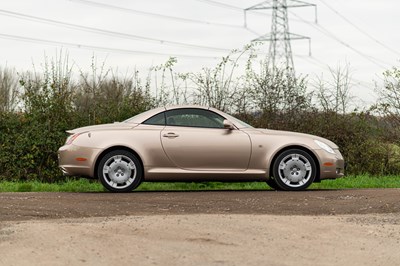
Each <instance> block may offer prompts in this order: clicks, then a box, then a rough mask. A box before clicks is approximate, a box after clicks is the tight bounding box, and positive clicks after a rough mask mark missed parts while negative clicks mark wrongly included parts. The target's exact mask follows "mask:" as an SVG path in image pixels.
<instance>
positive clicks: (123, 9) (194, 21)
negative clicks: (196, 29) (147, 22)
mask: <svg viewBox="0 0 400 266" xmlns="http://www.w3.org/2000/svg"><path fill="white" fill-rule="evenodd" d="M69 1H71V2H77V3H80V4H85V5H89V6H95V7H101V8H107V9H114V10H118V11H123V12H128V13H133V14H137V15H143V16H150V17H157V18H162V19H169V20H175V21H180V22H189V23H196V24H201V25H211V26H219V27H229V28H240V29H242V28H243V26H241V25H232V24H225V23H218V22H209V21H204V20H197V19H191V18H182V17H176V16H169V15H163V14H158V13H152V12H146V11H141V10H136V9H131V8H126V7H119V6H114V5H109V4H104V3H98V2H93V1H88V0H69Z"/></svg>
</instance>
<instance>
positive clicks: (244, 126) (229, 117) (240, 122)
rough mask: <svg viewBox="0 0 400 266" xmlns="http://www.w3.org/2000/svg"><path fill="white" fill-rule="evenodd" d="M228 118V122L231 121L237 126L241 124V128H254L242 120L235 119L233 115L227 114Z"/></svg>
mask: <svg viewBox="0 0 400 266" xmlns="http://www.w3.org/2000/svg"><path fill="white" fill-rule="evenodd" d="M225 116H226V118H228V120H230V121H231V122H233V123H235V124H239V125H240V126H241V128H253V127H252V126H250V125H249V124H247V123H245V122H243V121H242V120H239V119H237V118H236V117H233V116H231V115H228V114H225Z"/></svg>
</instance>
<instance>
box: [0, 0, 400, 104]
mask: <svg viewBox="0 0 400 266" xmlns="http://www.w3.org/2000/svg"><path fill="white" fill-rule="evenodd" d="M260 2H262V1H260V0H249V1H244V0H230V1H228V0H215V1H208V0H163V1H162V0H130V1H129V0H113V1H106V0H35V1H31V0H2V1H1V2H0V25H1V31H0V38H1V40H0V43H1V50H0V64H1V66H5V65H7V66H10V67H15V68H16V69H17V70H19V71H22V70H29V69H32V63H34V64H35V65H36V66H38V65H40V64H41V63H42V62H43V61H44V55H45V54H46V55H47V56H48V57H53V56H55V55H56V52H59V51H61V50H62V51H64V52H66V51H68V53H69V59H70V61H71V63H74V64H76V65H77V66H79V67H80V68H82V69H88V68H89V67H90V65H91V60H92V56H93V55H94V56H95V57H96V58H97V61H98V62H103V61H104V60H106V65H107V66H110V67H112V68H114V69H118V71H120V72H122V73H124V72H126V71H127V70H128V71H129V70H133V69H135V68H137V69H139V70H141V71H142V72H146V69H148V68H150V67H151V66H154V65H158V64H162V63H164V62H165V61H166V60H167V59H168V57H169V55H172V56H177V58H178V63H177V65H176V70H177V71H181V72H188V71H199V70H200V69H201V68H202V67H212V66H214V65H216V64H217V63H218V62H219V59H220V58H221V57H222V56H226V55H227V54H228V53H229V51H230V50H232V49H240V48H242V47H243V46H244V45H246V44H249V43H250V42H251V40H253V39H255V38H257V37H259V35H263V34H265V33H268V32H269V31H270V25H271V10H267V11H258V12H248V13H247V19H248V21H247V28H245V27H244V26H243V25H244V20H243V10H242V9H245V8H247V7H250V6H253V5H255V4H258V3H260ZM309 2H310V3H313V4H316V5H317V7H318V24H315V22H314V8H313V7H303V8H292V9H290V12H289V20H290V31H291V32H292V33H297V34H300V35H305V36H309V37H311V46H312V57H309V56H308V41H305V40H298V41H292V51H293V54H294V63H295V68H296V73H297V74H300V73H301V74H303V75H308V76H309V77H310V79H313V78H315V77H316V76H321V75H322V74H323V75H324V77H328V75H329V71H328V66H330V67H336V66H338V65H342V66H343V65H345V64H346V62H347V63H349V64H350V67H351V69H352V76H353V81H354V83H355V86H354V89H353V94H354V95H355V96H357V97H359V98H361V99H364V100H367V101H369V100H372V99H373V87H374V82H380V81H381V79H382V72H383V71H384V70H385V69H389V68H391V67H392V66H398V65H399V59H400V47H399V44H400V34H398V28H397V27H398V25H399V22H400V17H399V16H398V12H399V11H400V1H398V0H368V1H360V0H358V1H356V0H335V1H330V0H312V1H309ZM288 3H289V1H288ZM261 49H264V50H265V52H266V53H267V51H268V44H266V45H265V46H264V47H261Z"/></svg>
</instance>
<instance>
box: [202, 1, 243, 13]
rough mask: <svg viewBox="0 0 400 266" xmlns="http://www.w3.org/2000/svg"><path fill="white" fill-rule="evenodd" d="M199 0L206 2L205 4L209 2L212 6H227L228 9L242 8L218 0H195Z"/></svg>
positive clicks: (239, 9)
mask: <svg viewBox="0 0 400 266" xmlns="http://www.w3.org/2000/svg"><path fill="white" fill-rule="evenodd" d="M196 1H199V2H203V3H207V4H211V5H214V6H219V7H223V8H228V9H233V10H237V11H243V10H244V9H243V8H240V7H237V6H233V5H228V4H224V3H221V2H218V1H213V0H196Z"/></svg>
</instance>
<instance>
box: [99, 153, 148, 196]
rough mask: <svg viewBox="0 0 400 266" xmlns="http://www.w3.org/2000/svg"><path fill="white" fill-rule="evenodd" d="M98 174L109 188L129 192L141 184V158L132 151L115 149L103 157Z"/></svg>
mask: <svg viewBox="0 0 400 266" xmlns="http://www.w3.org/2000/svg"><path fill="white" fill-rule="evenodd" d="M97 176H98V178H99V179H100V182H101V183H102V184H103V186H104V187H105V188H106V189H107V190H109V191H112V192H129V191H132V190H133V189H135V188H137V187H138V186H139V185H140V183H141V181H142V177H143V168H142V165H141V164H140V161H139V159H138V158H137V157H136V156H135V155H134V154H132V153H131V152H128V151H125V150H115V151H111V152H109V153H107V154H106V155H104V156H103V158H101V160H100V162H99V167H98V168H97Z"/></svg>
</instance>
